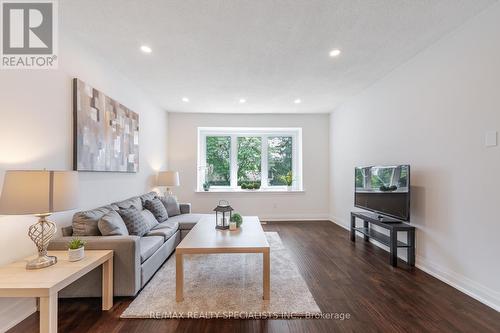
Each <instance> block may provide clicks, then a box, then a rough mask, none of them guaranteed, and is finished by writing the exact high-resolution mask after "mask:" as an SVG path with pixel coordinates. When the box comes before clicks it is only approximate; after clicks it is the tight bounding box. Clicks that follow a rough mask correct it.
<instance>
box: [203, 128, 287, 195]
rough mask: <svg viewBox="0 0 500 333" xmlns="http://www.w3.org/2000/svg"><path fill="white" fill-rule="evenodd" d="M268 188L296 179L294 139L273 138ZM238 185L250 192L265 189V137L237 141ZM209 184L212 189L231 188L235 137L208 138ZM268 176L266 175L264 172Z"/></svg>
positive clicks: (270, 149) (242, 138) (207, 163)
mask: <svg viewBox="0 0 500 333" xmlns="http://www.w3.org/2000/svg"><path fill="white" fill-rule="evenodd" d="M267 145H268V156H267V157H268V185H269V186H284V185H285V186H286V185H288V184H289V183H290V181H289V180H290V179H292V177H293V176H292V174H291V172H292V137H288V136H278V137H269V138H268V140H267ZM236 157H237V161H236V162H237V167H238V171H237V184H238V186H241V187H242V188H246V189H258V188H260V186H261V180H262V179H261V175H262V171H263V170H261V163H262V137H252V136H248V137H238V138H237V156H236ZM204 172H205V184H204V187H207V189H208V188H209V187H210V186H230V185H231V137H230V136H207V137H206V166H204ZM264 172H265V171H264Z"/></svg>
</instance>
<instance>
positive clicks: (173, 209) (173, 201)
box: [160, 196, 181, 217]
mask: <svg viewBox="0 0 500 333" xmlns="http://www.w3.org/2000/svg"><path fill="white" fill-rule="evenodd" d="M160 200H161V202H162V203H163V205H164V206H165V208H166V209H167V213H168V217H172V216H177V215H180V213H181V207H180V205H179V202H178V201H177V198H176V197H174V196H168V197H162V198H161V199H160Z"/></svg>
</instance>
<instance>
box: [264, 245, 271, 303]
mask: <svg viewBox="0 0 500 333" xmlns="http://www.w3.org/2000/svg"><path fill="white" fill-rule="evenodd" d="M262 262H263V264H264V266H263V270H262V271H263V283H262V286H263V289H264V297H263V298H264V300H269V299H271V295H270V294H271V257H270V252H269V249H267V250H265V251H264V253H263V261H262Z"/></svg>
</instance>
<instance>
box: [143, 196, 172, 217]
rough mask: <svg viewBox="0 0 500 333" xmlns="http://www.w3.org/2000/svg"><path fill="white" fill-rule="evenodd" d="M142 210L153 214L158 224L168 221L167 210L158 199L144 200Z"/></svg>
mask: <svg viewBox="0 0 500 333" xmlns="http://www.w3.org/2000/svg"><path fill="white" fill-rule="evenodd" d="M144 208H145V209H147V210H149V211H150V212H151V213H153V215H154V216H155V218H156V219H157V220H158V222H163V221H165V220H166V219H168V213H167V209H166V208H165V206H164V205H163V203H162V202H161V201H160V199H158V198H154V199H152V200H146V202H145V203H144Z"/></svg>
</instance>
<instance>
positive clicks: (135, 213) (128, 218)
mask: <svg viewBox="0 0 500 333" xmlns="http://www.w3.org/2000/svg"><path fill="white" fill-rule="evenodd" d="M118 213H119V214H120V216H121V217H122V219H123V222H125V225H126V226H127V230H128V233H129V234H130V235H136V236H143V235H144V234H145V233H146V232H148V231H149V228H148V223H147V222H146V219H145V218H144V216H143V215H142V212H141V211H139V210H137V209H136V208H135V207H130V208H128V209H120V210H119V211H118Z"/></svg>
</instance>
